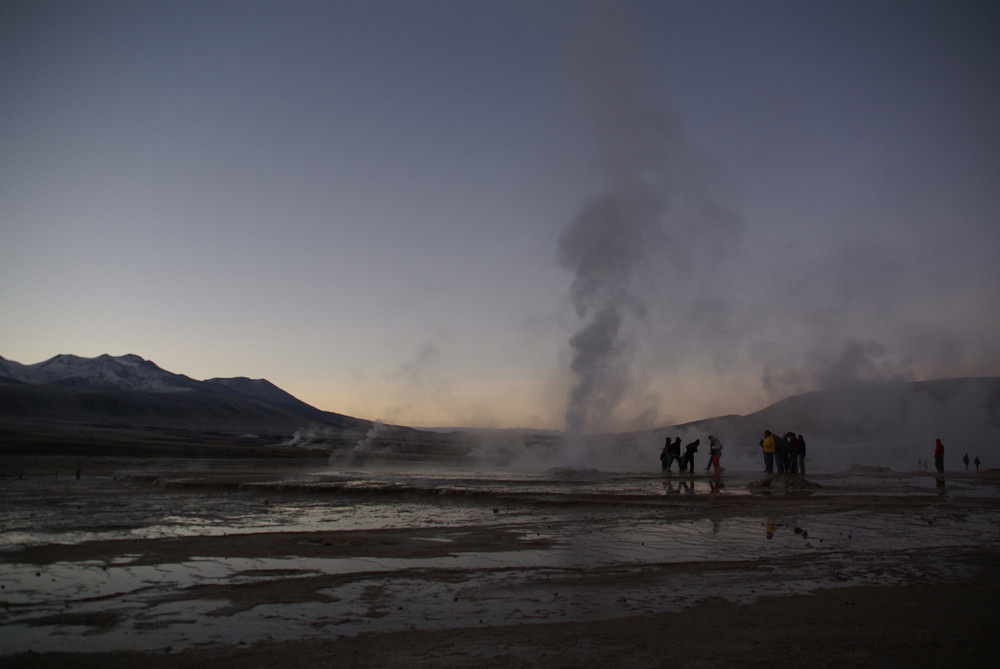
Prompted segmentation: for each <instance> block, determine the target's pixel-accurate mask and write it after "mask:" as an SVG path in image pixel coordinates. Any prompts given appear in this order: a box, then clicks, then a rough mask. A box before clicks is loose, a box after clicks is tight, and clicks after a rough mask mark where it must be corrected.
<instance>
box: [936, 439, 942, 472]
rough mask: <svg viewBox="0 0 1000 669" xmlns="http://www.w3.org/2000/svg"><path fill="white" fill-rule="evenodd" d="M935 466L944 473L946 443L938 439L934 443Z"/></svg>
mask: <svg viewBox="0 0 1000 669" xmlns="http://www.w3.org/2000/svg"><path fill="white" fill-rule="evenodd" d="M934 468H935V469H937V470H938V473H940V474H944V444H942V443H941V440H940V439H938V440H937V441H936V443H935V444H934Z"/></svg>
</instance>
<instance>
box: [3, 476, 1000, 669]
mask: <svg viewBox="0 0 1000 669" xmlns="http://www.w3.org/2000/svg"><path fill="white" fill-rule="evenodd" d="M236 475H238V478H240V480H244V479H247V478H249V477H248V475H247V470H239V471H238V472H236V474H234V476H236ZM756 476H757V475H756V474H749V473H745V474H732V475H727V476H725V477H723V485H722V486H719V485H718V484H717V482H716V481H714V480H713V478H712V477H697V476H696V477H694V478H693V479H692V478H690V477H689V478H686V479H685V478H684V477H683V476H680V475H676V474H675V475H673V476H671V477H664V476H662V475H659V474H657V475H632V474H630V475H624V474H623V475H618V474H604V473H600V472H596V473H582V474H580V475H577V476H574V477H573V478H572V480H569V481H566V480H561V479H559V478H558V477H557V476H555V475H551V474H550V475H512V474H497V475H489V476H484V475H479V474H448V475H445V474H441V473H435V474H414V473H405V474H392V473H384V472H382V473H365V472H319V473H316V472H312V473H303V472H301V471H296V470H292V471H289V472H284V473H282V472H278V473H275V475H274V476H272V477H270V478H268V477H260V476H257V477H256V479H254V480H252V481H249V483H248V484H247V485H246V486H243V487H239V486H236V487H233V486H229V485H228V483H226V481H227V480H228V481H229V482H231V479H227V477H226V475H225V472H224V471H223V472H222V473H218V474H214V475H213V476H212V477H211V478H209V477H208V476H207V475H204V474H199V475H191V474H190V473H185V475H184V476H179V477H177V480H178V481H180V482H181V483H182V485H179V486H178V487H176V488H174V487H171V481H173V480H174V479H171V478H170V475H169V473H168V474H159V473H157V474H154V475H151V476H148V477H146V478H142V479H141V480H140V479H139V478H132V479H130V478H129V477H127V476H126V477H122V478H117V479H112V478H110V477H105V478H98V477H92V478H88V477H84V479H83V480H82V481H80V482H75V481H73V482H70V481H60V482H59V484H58V485H53V481H51V480H41V477H36V478H35V479H30V478H29V477H26V478H25V479H24V480H23V481H21V480H14V481H5V482H3V488H2V489H0V493H2V499H0V501H2V502H3V504H2V505H0V527H2V528H3V530H2V531H0V552H2V553H3V557H4V560H5V561H6V562H5V563H4V564H3V566H2V569H0V627H2V628H3V634H2V635H0V655H2V654H11V653H16V652H21V651H26V650H35V651H38V650H42V649H44V650H50V651H70V652H72V651H76V652H80V651H111V650H125V649H129V650H157V651H167V652H170V651H173V652H177V651H180V650H183V649H185V648H190V647H194V646H198V645H200V644H214V643H225V644H239V643H253V642H256V641H262V640H267V639H303V638H321V637H324V636H329V635H331V634H357V633H361V632H364V631H382V630H405V629H437V628H448V627H455V626H456V625H463V626H464V625H478V624H483V625H500V624H509V623H522V622H541V621H546V622H551V621H560V620H597V619H602V618H613V617H621V616H627V615H636V614H640V613H654V612H658V611H670V610H680V609H682V608H684V607H685V606H690V605H691V604H694V603H696V602H698V601H701V600H704V599H706V598H709V597H723V598H726V599H730V600H733V601H750V600H752V599H754V598H755V597H758V596H761V595H764V594H786V593H791V592H808V591H810V590H812V589H815V588H818V587H836V586H840V585H856V584H880V585H890V584H897V583H908V582H913V581H915V580H916V581H924V582H928V581H931V582H933V581H937V582H945V581H947V580H949V579H954V578H959V577H962V576H963V573H964V572H963V570H964V567H963V566H962V560H961V557H962V555H964V554H966V553H972V552H974V551H977V550H981V548H982V547H983V546H990V545H998V544H1000V523H998V522H997V513H996V508H995V506H993V505H992V504H991V503H990V502H989V501H988V499H987V498H996V497H997V488H998V486H997V485H996V484H993V483H983V482H982V481H978V480H972V479H965V478H962V479H956V480H954V481H953V480H951V479H949V480H948V481H947V488H946V491H947V496H946V497H945V499H940V498H939V497H938V493H939V490H938V488H937V482H936V479H935V478H934V477H932V476H919V475H914V476H895V477H871V476H860V477H858V476H852V475H829V476H826V477H817V480H818V481H819V482H820V484H821V485H822V486H823V488H822V489H821V490H820V491H818V492H817V493H816V494H817V495H820V496H824V495H825V496H836V495H841V494H845V492H844V491H850V492H851V494H857V491H858V490H859V489H861V490H863V491H864V494H865V495H871V496H872V497H878V496H879V495H894V496H905V497H913V498H918V499H919V498H926V499H928V500H932V501H933V504H923V503H922V504H919V505H916V506H913V507H912V508H903V509H901V510H897V511H877V510H874V508H871V509H870V508H865V506H864V505H863V504H861V503H859V506H858V508H856V509H853V510H848V511H840V512H828V513H803V514H796V513H790V512H788V508H789V506H788V505H784V506H782V507H781V508H782V509H784V511H783V512H782V513H776V514H771V515H769V514H767V513H761V512H758V511H757V510H759V508H760V507H759V506H757V507H748V510H747V512H741V511H739V509H738V507H739V504H741V502H739V500H740V499H742V498H747V501H748V503H749V502H750V501H751V500H750V499H749V498H748V495H749V493H748V492H747V489H746V484H747V483H748V482H750V481H752V480H754V479H755V477H756ZM220 481H222V482H223V483H226V485H219V484H220ZM154 482H156V483H154ZM241 485H242V484H241ZM441 491H444V492H441ZM712 495H720V496H728V497H731V498H732V500H734V501H733V502H731V503H730V504H736V505H737V508H736V510H734V509H733V508H732V507H729V508H728V511H727V513H726V514H724V517H721V518H718V519H715V520H709V519H704V518H698V519H695V518H691V517H690V514H689V513H687V511H686V508H687V507H688V505H687V504H686V503H681V504H676V503H672V504H664V501H665V499H667V498H669V500H671V501H674V502H676V499H675V496H676V498H677V499H680V500H683V499H685V497H686V496H691V497H692V498H693V499H698V500H702V499H705V498H707V497H709V496H712ZM963 498H975V499H987V502H986V503H980V504H979V505H975V504H962V505H955V504H954V502H955V501H956V500H961V499H963ZM938 501H940V504H938ZM792 508H794V506H793V507H792ZM461 527H470V528H478V529H482V528H487V529H491V528H496V529H497V530H498V534H499V531H500V530H505V531H508V532H512V533H515V534H516V535H517V536H520V537H522V538H523V539H524V540H525V541H526V542H528V541H531V542H532V543H531V544H530V547H529V544H528V543H525V544H524V546H522V547H521V548H519V547H518V544H517V542H516V541H511V542H509V544H508V545H502V546H498V548H499V549H500V550H485V548H487V547H486V546H482V547H479V546H477V549H476V550H464V549H463V550H456V549H455V545H456V541H457V537H458V535H457V534H456V533H454V532H450V533H449V532H448V530H449V529H451V528H461ZM435 528H440V530H441V534H440V536H436V535H435V534H434V532H433V531H432V532H430V533H421V534H419V535H416V536H414V537H412V539H413V540H414V541H416V542H419V544H420V545H421V546H426V547H429V548H430V551H429V552H423V553H421V554H423V555H432V557H412V556H410V557H407V556H405V555H404V556H401V557H372V556H364V555H355V556H352V557H340V558H332V557H331V558H324V557H299V556H295V555H284V556H268V557H233V556H227V555H211V554H205V555H200V556H198V557H193V558H191V559H188V560H185V561H183V562H176V563H163V564H152V565H150V564H144V563H143V560H144V559H145V556H143V555H140V554H138V553H132V552H129V553H122V554H118V555H115V556H114V557H112V558H109V559H108V560H107V561H106V562H105V561H97V560H90V561H84V562H70V561H63V562H56V563H54V564H49V565H45V566H36V565H28V564H22V563H17V562H16V560H17V552H18V550H20V549H23V548H24V547H28V546H41V545H46V544H64V545H71V544H78V543H82V542H86V541H93V540H100V541H107V540H114V539H155V538H168V537H196V536H221V535H225V534H247V533H258V532H310V531H323V532H340V531H345V530H410V529H430V530H435ZM533 540H544V541H543V542H536V541H533ZM539 546H547V548H539ZM480 548H482V549H480ZM359 550H363V545H362V548H360V549H359Z"/></svg>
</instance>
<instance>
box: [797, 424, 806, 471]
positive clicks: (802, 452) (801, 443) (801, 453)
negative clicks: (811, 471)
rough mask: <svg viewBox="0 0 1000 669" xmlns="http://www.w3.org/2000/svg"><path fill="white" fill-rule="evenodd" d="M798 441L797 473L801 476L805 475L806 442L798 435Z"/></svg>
mask: <svg viewBox="0 0 1000 669" xmlns="http://www.w3.org/2000/svg"><path fill="white" fill-rule="evenodd" d="M798 440H799V473H800V474H802V475H803V476H805V475H806V440H805V439H803V438H802V435H801V434H800V435H799V436H798Z"/></svg>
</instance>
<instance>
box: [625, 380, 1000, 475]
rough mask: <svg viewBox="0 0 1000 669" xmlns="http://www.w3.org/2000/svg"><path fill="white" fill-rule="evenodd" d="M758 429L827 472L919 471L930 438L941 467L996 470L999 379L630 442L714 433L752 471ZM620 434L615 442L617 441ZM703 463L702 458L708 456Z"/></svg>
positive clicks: (820, 395) (812, 399) (915, 385)
mask: <svg viewBox="0 0 1000 669" xmlns="http://www.w3.org/2000/svg"><path fill="white" fill-rule="evenodd" d="M764 430H771V431H772V432H777V433H781V434H783V433H785V432H792V431H794V432H795V433H796V434H802V435H803V436H804V437H805V439H806V443H807V445H808V447H807V452H808V460H810V461H812V462H813V463H814V464H815V465H816V466H818V467H820V468H822V469H825V470H832V469H837V470H839V469H843V468H846V467H847V466H849V465H850V464H852V463H858V464H867V465H878V466H885V467H890V468H892V469H894V470H912V469H916V468H917V460H918V459H923V460H928V459H930V458H931V456H932V453H933V447H934V440H935V439H938V438H940V439H942V440H943V441H944V443H945V447H946V463H947V466H948V467H949V468H953V469H958V468H959V466H960V464H961V463H960V459H961V457H962V455H963V454H964V453H969V457H970V458H972V457H975V456H976V455H979V456H980V457H981V458H982V459H983V461H984V463H985V464H986V465H987V466H989V467H997V466H1000V378H993V377H983V378H979V377H973V378H959V379H943V380H935V381H919V382H911V383H887V384H868V385H858V386H855V387H851V388H844V389H840V390H829V391H815V392H809V393H804V394H802V395H796V396H794V397H789V398H786V399H784V400H781V401H779V402H776V403H775V404H772V405H770V406H768V407H766V408H764V409H761V410H760V411H756V412H754V413H751V414H748V415H746V416H722V417H718V418H709V419H706V420H700V421H695V422H692V423H684V424H681V425H673V426H668V427H663V428H659V429H657V430H649V431H644V432H638V433H632V434H631V435H629V436H628V438H629V439H632V440H634V441H636V442H637V443H641V444H643V449H642V450H643V454H642V457H648V456H647V455H646V454H647V452H648V451H649V450H656V452H657V453H658V452H659V450H658V449H659V446H660V445H662V442H663V439H664V438H665V437H666V436H667V435H677V436H681V437H682V440H684V442H685V443H687V441H688V440H692V439H695V438H699V437H700V438H701V439H702V441H703V442H705V440H706V437H707V435H709V434H713V433H714V434H715V435H717V436H719V437H720V438H721V439H722V440H723V443H724V444H726V450H725V453H724V456H723V457H724V460H727V461H728V462H729V464H730V466H732V467H738V468H741V469H753V468H756V467H757V466H758V464H759V462H760V460H761V458H760V448H759V447H758V446H757V443H758V441H759V440H760V439H761V437H762V436H763V432H764ZM621 436H623V435H619V443H621V442H620V437H621ZM699 454H701V455H702V459H707V455H704V454H702V453H701V451H699Z"/></svg>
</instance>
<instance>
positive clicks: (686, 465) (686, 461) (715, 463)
mask: <svg viewBox="0 0 1000 669" xmlns="http://www.w3.org/2000/svg"><path fill="white" fill-rule="evenodd" d="M699 446H701V439H695V440H694V441H692V442H690V443H688V444H687V445H686V446H685V447H684V453H683V455H682V454H681V438H680V437H676V438H675V439H673V440H671V439H670V437H667V439H666V442H664V444H663V450H662V451H660V467H661V468H662V469H663V471H665V472H670V471H671V469H670V467H671V465H673V463H674V461H675V460H676V461H677V467H678V469H677V471H678V473H679V472H684V471H687V472H690V473H691V474H694V454H695V453H697V452H698V447H699ZM720 458H722V442H721V441H719V440H718V439H717V438H716V436H715V435H714V434H710V435H708V463H707V464H706V465H705V471H708V470H710V469H712V468H714V469H715V473H716V475H718V474H721V473H722V466H721V465H720V464H719V460H720Z"/></svg>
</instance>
